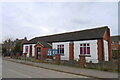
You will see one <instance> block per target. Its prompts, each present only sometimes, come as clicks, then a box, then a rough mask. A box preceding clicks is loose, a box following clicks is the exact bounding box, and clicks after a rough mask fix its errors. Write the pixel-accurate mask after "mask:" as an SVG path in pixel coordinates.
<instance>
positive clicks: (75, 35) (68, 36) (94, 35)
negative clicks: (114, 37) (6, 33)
mask: <svg viewBox="0 0 120 80" xmlns="http://www.w3.org/2000/svg"><path fill="white" fill-rule="evenodd" d="M106 29H108V27H107V26H104V27H99V28H93V29H87V30H80V31H74V32H68V33H61V34H54V35H48V36H42V37H35V38H33V39H31V40H30V41H28V42H27V43H26V44H34V43H37V42H38V41H44V42H48V43H51V42H65V41H81V40H95V39H103V36H104V34H105V31H106Z"/></svg>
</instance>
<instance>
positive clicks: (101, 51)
mask: <svg viewBox="0 0 120 80" xmlns="http://www.w3.org/2000/svg"><path fill="white" fill-rule="evenodd" d="M97 44H98V61H99V63H101V62H102V61H103V60H104V44H103V40H98V41H97Z"/></svg>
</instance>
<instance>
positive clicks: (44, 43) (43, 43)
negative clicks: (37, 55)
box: [37, 42, 52, 48]
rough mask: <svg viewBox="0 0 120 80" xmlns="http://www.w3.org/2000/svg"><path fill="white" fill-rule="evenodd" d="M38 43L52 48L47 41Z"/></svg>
mask: <svg viewBox="0 0 120 80" xmlns="http://www.w3.org/2000/svg"><path fill="white" fill-rule="evenodd" d="M37 44H40V45H42V46H43V47H44V48H51V47H52V46H51V45H50V44H49V43H46V42H37Z"/></svg>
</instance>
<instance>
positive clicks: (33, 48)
mask: <svg viewBox="0 0 120 80" xmlns="http://www.w3.org/2000/svg"><path fill="white" fill-rule="evenodd" d="M30 45H32V56H34V46H35V44H24V45H23V53H25V47H26V46H28V53H27V57H29V54H30V52H29V50H30Z"/></svg>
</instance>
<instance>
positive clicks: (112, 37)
mask: <svg viewBox="0 0 120 80" xmlns="http://www.w3.org/2000/svg"><path fill="white" fill-rule="evenodd" d="M111 40H112V41H119V40H120V35H116V36H111Z"/></svg>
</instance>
